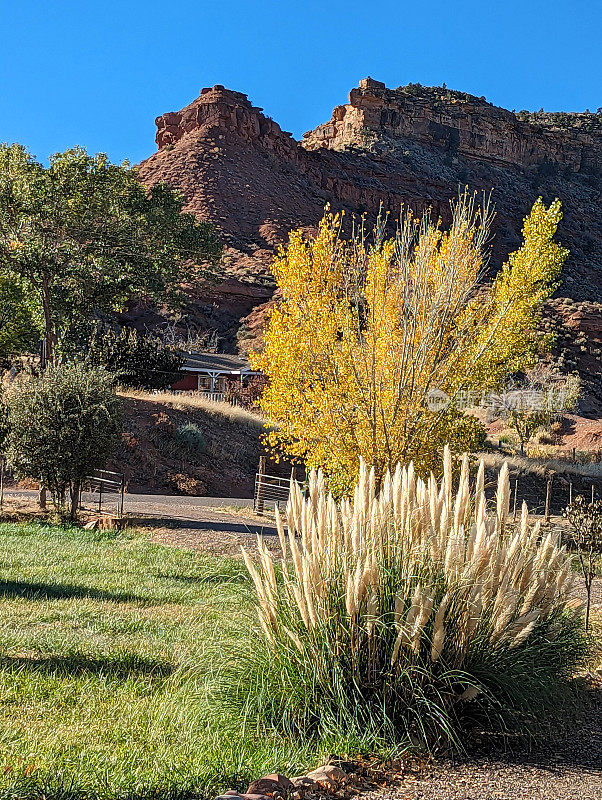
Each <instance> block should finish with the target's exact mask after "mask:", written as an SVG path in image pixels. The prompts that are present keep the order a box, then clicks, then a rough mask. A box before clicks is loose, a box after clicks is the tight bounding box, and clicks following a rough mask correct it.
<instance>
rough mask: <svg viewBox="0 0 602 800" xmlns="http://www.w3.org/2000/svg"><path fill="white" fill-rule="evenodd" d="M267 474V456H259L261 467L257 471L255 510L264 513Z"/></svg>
mask: <svg viewBox="0 0 602 800" xmlns="http://www.w3.org/2000/svg"><path fill="white" fill-rule="evenodd" d="M264 475H265V456H259V468H258V471H257V485H256V487H255V511H256V513H257V514H263V477H264Z"/></svg>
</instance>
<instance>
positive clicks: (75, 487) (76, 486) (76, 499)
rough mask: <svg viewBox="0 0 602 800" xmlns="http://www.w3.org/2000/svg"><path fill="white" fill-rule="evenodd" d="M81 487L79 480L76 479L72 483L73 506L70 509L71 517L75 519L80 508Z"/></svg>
mask: <svg viewBox="0 0 602 800" xmlns="http://www.w3.org/2000/svg"><path fill="white" fill-rule="evenodd" d="M80 488H81V484H80V482H79V481H75V482H74V483H72V484H71V489H70V494H71V508H70V511H69V519H71V520H75V518H76V516H77V510H78V508H79V491H80Z"/></svg>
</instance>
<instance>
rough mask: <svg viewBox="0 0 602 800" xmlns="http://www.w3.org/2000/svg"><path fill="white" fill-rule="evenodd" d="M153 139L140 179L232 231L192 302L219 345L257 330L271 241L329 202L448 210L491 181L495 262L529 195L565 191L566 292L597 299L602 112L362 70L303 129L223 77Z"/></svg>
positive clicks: (169, 118)
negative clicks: (553, 109)
mask: <svg viewBox="0 0 602 800" xmlns="http://www.w3.org/2000/svg"><path fill="white" fill-rule="evenodd" d="M157 145H158V147H159V150H158V152H157V153H155V155H153V156H151V157H150V158H149V159H147V160H146V161H144V162H143V163H142V164H141V165H140V168H139V169H140V176H141V178H142V180H143V181H144V182H146V183H148V184H153V183H156V182H159V181H165V182H166V183H168V184H169V185H170V186H172V187H174V188H176V189H178V190H179V191H180V192H182V194H183V195H184V197H185V199H186V204H187V208H188V209H189V210H190V211H193V212H194V213H195V214H197V215H198V216H199V217H200V218H202V219H205V220H209V221H211V222H212V223H213V224H214V225H215V226H216V228H217V229H218V231H219V233H220V235H221V236H222V238H223V240H224V242H225V244H226V254H225V262H224V263H225V269H226V273H227V279H226V280H225V281H223V282H222V283H221V284H219V285H218V286H215V287H212V288H210V289H208V290H204V291H203V296H202V297H194V296H192V297H191V305H190V308H189V309H188V313H189V315H191V318H194V324H196V325H198V326H200V327H203V326H205V327H206V328H208V329H212V330H215V331H216V332H217V334H218V336H219V337H220V344H221V347H222V349H226V350H234V349H236V348H237V347H240V348H242V349H243V350H244V349H245V342H244V340H245V337H249V336H250V337H254V336H255V335H256V333H257V331H258V330H260V328H261V320H262V314H261V311H260V310H259V311H258V307H259V306H261V304H263V303H266V302H267V301H269V300H270V298H271V295H272V293H273V284H272V280H271V277H270V274H269V262H270V259H271V257H272V255H273V253H274V251H275V249H276V247H277V246H278V245H279V244H280V243H282V242H283V241H285V240H286V235H287V232H288V230H290V229H291V228H292V227H296V226H303V227H311V226H313V225H315V223H316V222H317V220H318V219H319V218H320V216H321V214H322V210H323V207H324V205H325V204H326V203H330V204H331V206H332V207H333V208H334V209H338V208H345V209H346V210H347V211H348V212H352V213H356V214H366V215H368V217H373V216H374V215H375V214H376V213H377V212H378V209H379V207H381V205H382V208H383V209H384V210H385V211H387V212H390V213H391V214H392V215H396V214H397V213H398V211H399V208H400V206H401V204H407V205H409V206H410V207H411V208H412V209H413V210H414V211H415V212H420V211H422V210H423V209H424V208H426V207H428V206H431V207H432V208H433V211H434V213H435V214H437V215H441V216H443V217H444V218H445V217H446V216H447V215H448V212H449V200H450V198H453V197H454V196H456V195H457V193H458V190H459V187H464V186H468V187H470V189H474V190H477V191H483V192H485V193H487V194H488V193H489V192H491V193H492V199H493V202H494V204H495V207H496V220H495V225H494V231H493V233H494V235H495V240H494V245H493V250H492V257H491V264H492V268H497V267H499V265H500V264H501V263H502V262H503V260H504V259H505V257H506V256H507V254H508V253H509V252H510V251H512V250H513V249H515V248H516V247H517V245H518V244H519V242H520V229H521V222H522V219H523V218H524V216H525V214H527V213H528V211H529V209H530V207H531V205H532V203H533V201H534V200H535V199H536V198H537V197H538V196H539V195H542V196H543V198H544V200H545V201H546V202H549V201H551V200H553V199H554V198H555V197H559V198H560V199H561V200H562V203H563V209H564V219H563V221H562V224H561V227H560V230H559V237H560V240H561V241H562V243H563V244H564V245H565V246H567V247H568V248H569V249H570V251H571V255H570V258H569V261H568V262H567V265H566V267H565V271H564V277H563V283H562V286H561V287H560V289H559V292H558V294H559V296H565V297H569V298H571V299H572V300H577V301H590V302H593V303H594V304H595V303H600V302H602V117H600V116H599V115H596V114H590V113H582V114H564V113H558V114H546V113H544V112H539V113H535V114H529V113H527V112H520V113H519V114H515V113H514V112H511V111H506V110H504V109H502V108H497V107H495V106H493V105H491V104H490V103H487V102H486V101H485V100H484V98H477V97H473V96H471V95H467V94H464V93H461V92H454V91H450V90H448V89H446V88H445V87H443V88H441V87H435V88H426V87H422V86H419V85H416V84H414V85H413V84H410V85H408V86H405V87H400V88H398V89H387V88H386V87H385V85H384V84H382V83H380V82H378V81H374V80H372V79H370V78H367V79H365V80H363V81H360V85H359V87H358V88H356V89H353V90H352V91H351V93H350V95H349V103H348V104H347V105H344V106H337V107H336V108H335V109H334V112H333V115H332V119H331V120H330V121H329V122H327V123H325V124H323V125H320V126H318V128H316V129H315V130H314V131H310V132H309V133H307V134H305V135H304V136H303V139H302V141H301V142H297V141H295V140H294V139H293V137H292V136H291V134H289V133H287V132H285V131H283V130H282V129H281V128H280V126H279V125H278V124H277V123H276V122H274V121H273V120H271V119H270V118H269V117H267V116H265V115H264V114H263V113H262V109H260V108H257V107H255V106H253V105H252V104H251V103H250V102H249V100H248V99H247V97H246V95H244V94H240V93H239V92H234V91H230V90H228V89H225V88H224V87H223V86H219V85H218V86H214V87H213V88H211V89H203V90H202V92H201V94H200V96H199V97H198V98H197V99H196V100H194V101H193V102H192V103H191V104H190V105H188V106H186V108H184V109H182V110H181V111H178V112H175V113H168V114H164V115H163V116H160V117H158V119H157ZM592 308H594V309H596V308H598V310H599V307H598V306H595V305H594V306H592ZM588 313H589V314H590V317H591V314H592V313H593V314H594V316H595V315H596V314H597V313H598V311H596V310H594V311H590V312H588ZM248 315H251V316H250V317H249V316H248ZM590 321H591V319H590Z"/></svg>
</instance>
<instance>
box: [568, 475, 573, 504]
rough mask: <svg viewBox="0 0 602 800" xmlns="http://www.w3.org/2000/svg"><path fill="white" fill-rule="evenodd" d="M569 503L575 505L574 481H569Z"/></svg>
mask: <svg viewBox="0 0 602 800" xmlns="http://www.w3.org/2000/svg"><path fill="white" fill-rule="evenodd" d="M569 505H570V506H572V505H573V481H569Z"/></svg>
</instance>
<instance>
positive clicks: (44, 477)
mask: <svg viewBox="0 0 602 800" xmlns="http://www.w3.org/2000/svg"><path fill="white" fill-rule="evenodd" d="M6 404H7V412H8V438H7V443H6V455H7V459H8V462H9V463H10V464H11V466H12V467H13V469H14V470H15V473H16V474H17V476H19V477H22V478H33V479H34V480H39V481H40V482H41V483H42V484H43V485H44V486H45V487H46V488H47V489H48V490H49V491H50V493H51V496H52V499H53V502H54V504H55V506H56V508H57V510H58V511H60V512H63V511H64V508H65V500H66V495H67V491H69V493H70V496H71V509H70V516H71V517H72V518H73V517H74V516H75V514H76V511H77V499H78V496H79V490H80V488H81V484H82V481H83V479H84V478H85V477H86V475H89V474H90V473H91V472H92V471H93V470H95V469H99V468H101V467H104V466H105V463H106V460H107V458H108V457H109V456H110V455H111V453H112V452H113V450H114V448H115V447H116V446H117V444H118V442H119V439H120V434H121V423H120V403H119V400H118V398H117V396H116V395H115V392H114V389H113V378H112V376H111V375H110V374H109V373H108V372H106V371H105V370H103V369H98V368H93V367H90V366H88V365H85V364H66V365H60V366H50V367H48V368H47V369H46V370H45V371H44V372H43V373H42V374H41V375H37V374H33V373H31V374H28V375H25V376H23V377H22V378H21V379H20V380H18V381H15V382H14V383H13V385H12V386H11V388H10V390H9V391H8V393H7V397H6Z"/></svg>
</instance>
